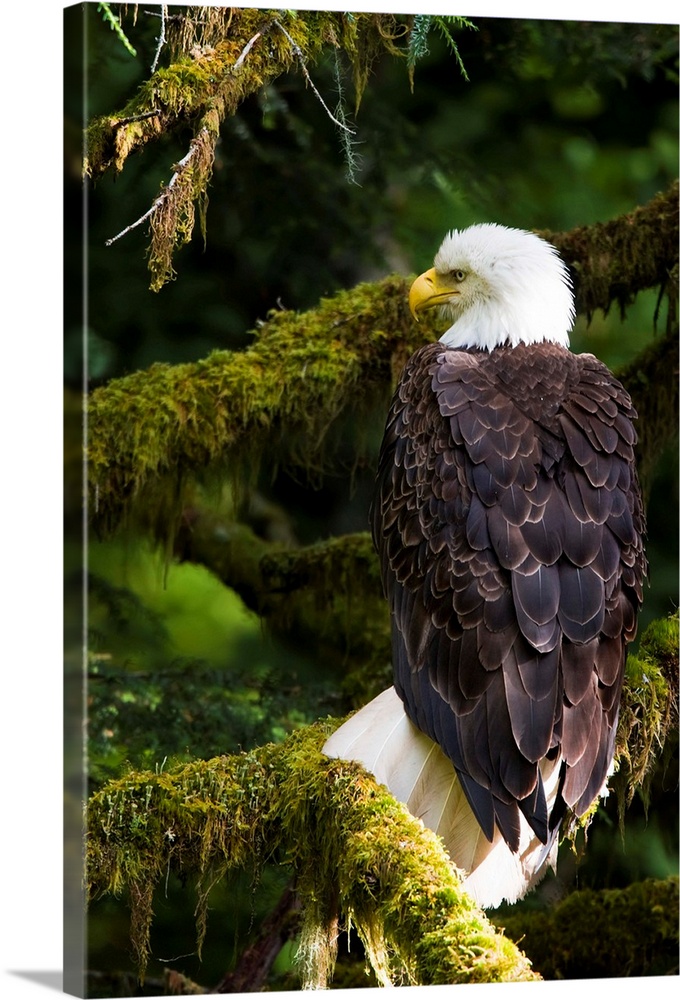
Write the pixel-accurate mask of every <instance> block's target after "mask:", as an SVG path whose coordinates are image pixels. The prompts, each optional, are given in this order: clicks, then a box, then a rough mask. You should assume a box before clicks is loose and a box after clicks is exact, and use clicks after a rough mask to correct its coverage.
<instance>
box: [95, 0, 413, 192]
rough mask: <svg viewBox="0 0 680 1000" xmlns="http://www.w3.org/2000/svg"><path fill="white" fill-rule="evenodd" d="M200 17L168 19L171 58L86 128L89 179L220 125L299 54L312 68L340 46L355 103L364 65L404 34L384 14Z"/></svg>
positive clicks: (220, 11)
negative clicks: (213, 120)
mask: <svg viewBox="0 0 680 1000" xmlns="http://www.w3.org/2000/svg"><path fill="white" fill-rule="evenodd" d="M201 15H202V16H201V18H200V20H201V21H203V22H204V23H203V24H202V25H200V26H199V25H197V24H196V23H195V22H194V20H193V19H192V18H191V17H190V16H189V13H188V12H184V13H183V14H182V15H180V17H179V18H176V19H175V20H174V21H173V22H171V29H172V30H171V36H170V37H169V39H168V42H169V48H170V51H171V52H172V56H173V58H174V60H175V61H174V62H173V63H172V64H171V65H170V66H167V67H161V68H160V69H158V70H157V71H156V72H155V73H153V74H152V75H151V77H150V78H149V79H148V80H147V81H145V82H144V83H143V84H142V85H141V86H140V87H139V89H138V91H137V93H136V94H135V95H134V97H132V98H131V99H130V101H128V103H127V104H126V105H125V106H124V107H123V108H122V109H121V110H120V111H119V112H116V113H113V114H108V115H101V116H99V117H98V118H95V119H94V120H93V121H92V122H91V123H90V125H89V126H88V129H87V134H86V150H87V153H86V158H85V164H84V171H85V173H86V174H87V175H88V176H89V177H91V178H92V179H96V178H97V177H99V176H101V175H102V174H103V173H105V172H106V171H108V170H114V171H115V172H117V173H118V172H120V171H121V170H122V169H123V167H124V165H125V161H126V159H127V158H128V156H130V155H131V154H132V153H134V152H137V151H139V150H140V149H142V148H143V147H144V146H145V145H146V144H147V143H149V142H152V141H156V140H158V139H159V138H160V137H161V136H162V135H168V134H169V133H172V132H176V131H178V130H180V129H183V128H185V127H186V125H187V124H190V125H191V124H194V125H195V124H196V123H201V122H203V121H204V119H205V118H206V117H208V116H210V117H211V116H213V115H215V114H216V115H217V118H218V120H219V122H222V121H224V119H225V118H226V117H228V116H229V115H233V114H234V112H235V111H236V110H237V108H238V107H239V105H240V104H241V103H242V102H243V101H244V100H245V99H246V97H248V96H249V95H251V94H254V93H256V92H257V91H259V90H261V89H262V88H263V87H266V86H267V85H268V84H269V83H271V82H272V81H273V80H275V79H276V78H277V77H278V76H280V75H281V74H282V73H285V72H286V71H288V70H290V69H292V68H293V67H294V66H295V64H296V62H297V61H298V60H299V58H300V55H301V56H302V57H303V58H304V60H305V61H306V62H307V63H309V64H313V63H314V62H315V61H316V60H317V59H318V58H319V56H320V55H321V54H322V53H323V51H324V50H325V49H326V48H328V47H332V48H341V49H343V50H344V51H345V52H346V53H347V55H348V57H349V58H350V60H351V63H352V67H353V69H354V77H355V84H356V85H357V97H358V98H359V97H360V94H361V88H362V82H363V84H365V82H366V80H367V77H368V71H369V68H370V65H371V63H372V61H373V60H374V59H375V58H376V57H377V55H378V54H379V52H381V51H383V52H384V51H388V52H390V53H392V54H394V53H396V52H397V51H398V50H397V48H396V46H395V40H396V37H397V36H398V35H399V34H403V33H404V32H405V30H406V23H405V22H406V19H405V18H401V19H398V18H396V17H394V16H393V15H390V14H362V13H357V14H352V15H346V14H342V13H336V12H333V11H295V12H294V13H293V12H290V11H282V10H266V9H257V8H234V7H231V8H217V9H215V10H213V11H212V12H211V11H210V9H209V8H202V10H201ZM277 19H278V20H285V28H286V31H285V32H283V31H280V30H276V27H275V23H274V22H275V21H276V20H277ZM400 21H401V24H400ZM173 24H174V25H179V27H177V28H172V25H173Z"/></svg>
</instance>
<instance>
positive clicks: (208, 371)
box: [87, 195, 677, 535]
mask: <svg viewBox="0 0 680 1000" xmlns="http://www.w3.org/2000/svg"><path fill="white" fill-rule="evenodd" d="M668 197H670V195H669V196H668ZM620 230H621V232H622V233H629V234H630V233H632V232H633V231H634V230H633V227H631V226H630V223H629V220H628V219H627V217H624V218H623V219H622V220H620ZM659 239H660V240H661V244H662V245H663V246H665V240H666V236H665V235H663V236H659ZM556 242H558V241H557V240H556ZM647 250H648V253H649V255H650V256H652V257H656V256H657V254H656V252H655V251H654V250H653V241H651V242H650V243H649V244H648V245H647ZM674 254H675V256H674V260H676V259H677V248H676V250H675V251H674ZM671 264H672V261H671V260H669V261H667V265H668V266H670V265H671ZM651 277H652V275H650V280H651ZM636 280H637V279H636ZM407 291H408V280H407V279H405V278H403V277H399V276H392V277H389V278H385V279H383V280H382V281H380V282H376V283H375V284H370V285H369V284H362V285H358V286H357V287H356V288H354V289H352V290H350V291H345V292H341V293H339V294H338V295H336V296H334V297H333V298H332V299H324V300H322V301H321V302H320V303H319V306H318V307H317V308H316V309H313V310H310V311H309V312H306V313H303V314H299V313H295V312H292V311H285V312H274V313H272V314H271V315H270V316H269V318H268V320H267V322H266V323H265V324H263V326H262V327H261V328H260V329H259V330H258V331H256V332H255V334H254V342H253V344H252V346H251V347H250V348H249V349H248V350H246V351H243V352H240V353H235V352H228V351H215V352H213V353H212V354H211V355H209V356H208V358H206V359H204V360H202V361H198V362H193V363H189V364H183V365H176V366H169V365H161V364H156V365H153V366H152V367H151V368H149V369H148V370H146V371H141V372H136V373H134V374H132V375H129V376H126V377H124V378H121V379H115V380H112V381H111V382H110V383H109V384H108V385H106V386H104V387H102V388H101V389H98V390H96V391H95V392H94V393H93V394H92V396H91V398H90V401H89V425H88V442H87V444H88V459H89V465H88V470H89V481H90V507H89V509H90V513H91V514H92V515H93V517H94V521H95V523H96V525H97V527H98V528H100V529H102V530H104V531H106V530H112V529H113V528H115V527H116V525H117V524H118V522H119V521H120V519H121V517H122V515H123V514H125V513H129V511H130V509H131V508H132V507H134V505H135V501H138V500H140V499H141V501H142V506H143V507H144V508H145V517H146V519H147V521H148V522H149V523H150V524H153V523H154V520H156V521H157V523H158V524H159V525H160V522H161V518H160V514H161V512H162V518H163V523H164V524H165V525H166V529H165V530H166V531H167V532H168V533H169V534H170V535H172V534H174V532H175V531H176V527H177V524H178V520H179V516H180V513H181V509H182V506H183V496H182V481H183V478H184V476H185V474H186V473H187V472H189V471H191V474H192V475H200V473H201V470H205V469H207V468H209V467H211V466H212V467H213V468H214V467H219V466H221V467H222V468H223V469H225V468H229V471H230V472H231V479H232V481H238V480H239V478H242V476H243V473H244V470H245V469H248V468H250V469H251V470H252V469H256V468H257V465H258V462H259V460H260V459H261V457H262V456H263V455H264V454H269V455H270V456H276V458H277V460H279V461H280V462H281V463H282V464H284V463H285V464H287V465H289V466H293V467H295V466H297V467H298V468H303V469H306V470H308V471H310V472H312V471H314V470H320V469H323V468H324V467H326V468H327V467H328V466H329V465H330V464H331V463H332V461H333V454H332V449H331V447H330V444H331V442H332V435H331V433H330V432H331V429H332V428H333V427H334V426H335V425H336V424H337V421H338V418H339V417H340V416H341V415H342V414H344V413H347V412H351V411H356V412H357V414H358V416H359V418H360V419H361V418H362V417H363V418H365V417H366V416H367V415H369V414H371V413H372V414H373V416H375V412H376V411H375V409H373V408H375V407H379V408H380V413H381V419H382V414H383V413H384V412H385V410H386V408H387V402H388V398H389V393H390V391H391V387H392V385H393V382H394V379H395V378H396V376H397V374H398V373H399V372H400V371H401V368H402V367H403V364H404V363H405V361H406V359H407V358H408V356H409V355H410V354H411V353H412V352H413V351H414V350H415V349H416V348H417V347H418V346H420V345H421V344H422V343H424V342H426V341H428V340H431V339H436V337H437V335H438V332H440V331H439V330H438V324H437V320H436V318H433V317H428V318H427V319H425V320H424V321H423V322H422V323H421V324H420V325H418V326H416V324H415V323H414V322H413V321H412V319H411V317H410V316H409V314H408V309H407V304H406V302H407ZM610 301H611V300H610V299H609V298H607V299H606V300H604V301H602V302H600V306H601V307H602V308H606V307H607V306H608V305H609V303H610ZM673 350H674V338H672V337H671V338H667V339H665V340H663V341H662V342H660V343H659V344H658V345H657V346H656V347H653V348H650V349H649V351H648V352H646V353H645V354H644V355H643V356H642V358H641V359H640V361H639V363H638V362H636V363H635V365H634V366H629V367H628V369H627V372H631V371H632V370H633V369H634V371H635V373H636V376H635V377H636V383H635V384H636V387H639V389H640V391H639V392H636V403H637V405H638V407H639V408H640V414H641V419H640V421H639V428H640V433H641V439H642V440H643V441H644V442H646V444H649V442H654V445H655V448H657V447H660V446H661V445H662V444H663V443H666V442H667V441H668V440H669V439H670V437H671V436H673V435H674V434H675V428H676V425H675V423H673V422H671V421H669V412H670V411H671V410H672V409H673V407H674V406H677V384H676V380H675V379H674V378H670V376H669V373H670V372H671V371H672V370H674V369H673V365H672V352H673ZM647 365H649V368H650V378H649V380H648V382H649V383H650V384H654V385H655V389H654V391H653V392H651V393H650V392H649V391H643V388H642V387H643V383H644V378H645V372H646V370H647ZM659 371H661V372H663V377H664V382H663V384H664V385H665V386H667V389H665V390H664V392H657V391H656V374H658V373H659ZM650 396H652V397H654V400H655V402H651V401H650ZM663 400H666V402H663ZM662 402H663V405H662ZM655 448H652V449H651V450H650V454H654V455H655V454H656V450H655ZM642 457H643V460H644V452H643V453H642ZM152 483H155V490H154V491H152V490H151V489H150V486H151V484H152ZM142 490H144V494H143V496H142ZM173 511H174V516H170V515H171V514H172V513H173Z"/></svg>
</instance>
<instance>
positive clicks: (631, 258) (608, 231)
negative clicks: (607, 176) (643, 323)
mask: <svg viewBox="0 0 680 1000" xmlns="http://www.w3.org/2000/svg"><path fill="white" fill-rule="evenodd" d="M539 235H541V236H544V237H545V238H546V239H548V240H549V241H550V242H551V243H553V244H554V245H555V246H556V247H557V249H558V250H559V251H560V253H561V254H562V255H563V257H564V259H565V260H566V261H567V263H568V264H569V269H570V271H571V274H572V277H573V280H574V292H575V295H576V303H577V311H578V312H580V313H585V314H586V315H587V316H588V317H590V316H592V314H593V313H594V312H595V310H596V309H602V310H603V311H604V312H605V313H606V312H608V311H609V309H610V308H611V306H612V305H615V304H616V305H618V306H619V308H620V310H621V313H622V315H623V314H625V310H626V307H627V306H629V305H630V304H631V303H632V302H633V300H634V299H635V296H636V295H637V293H638V292H641V291H643V290H644V289H645V288H665V287H666V285H667V282H668V278H669V275H670V272H671V269H672V268H673V266H674V265H675V266H677V262H678V239H679V230H678V182H677V181H675V182H674V183H673V184H671V185H670V187H669V188H668V190H667V191H664V192H663V193H661V194H658V195H657V196H656V197H655V198H652V200H651V201H650V202H648V203H647V204H646V205H641V206H640V207H638V208H636V209H635V210H634V211H633V212H630V213H629V214H627V215H623V216H620V217H619V218H617V219H612V220H610V221H608V222H601V223H595V224H593V225H589V226H577V227H576V228H575V229H572V230H570V231H569V232H567V233H549V232H542V233H540V234H539Z"/></svg>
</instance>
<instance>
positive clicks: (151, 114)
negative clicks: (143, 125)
mask: <svg viewBox="0 0 680 1000" xmlns="http://www.w3.org/2000/svg"><path fill="white" fill-rule="evenodd" d="M160 113H161V112H160V110H159V109H158V108H153V110H151V111H144V112H142V113H141V114H139V115H129V117H127V118H117V119H116V121H115V122H114V123H113V125H112V128H114V129H117V128H121V126H123V125H129V124H130V123H131V122H142V121H144V120H145V119H146V118H155V117H156V116H157V115H160Z"/></svg>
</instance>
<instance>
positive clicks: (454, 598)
mask: <svg viewBox="0 0 680 1000" xmlns="http://www.w3.org/2000/svg"><path fill="white" fill-rule="evenodd" d="M634 416H635V414H634V411H633V409H632V406H631V404H630V399H629V397H628V395H627V394H626V392H625V390H623V388H622V387H621V386H620V384H619V383H618V382H616V380H614V379H613V378H612V376H611V375H610V373H609V372H608V371H607V369H606V368H605V367H604V366H603V365H601V364H600V363H599V362H598V361H597V360H596V359H595V358H592V357H590V356H589V355H582V356H575V355H572V354H571V353H570V352H568V351H566V350H565V349H563V348H561V347H558V346H556V345H550V344H545V345H540V346H533V347H530V348H525V347H521V346H520V347H516V348H499V349H496V350H494V351H492V352H490V353H486V352H477V351H457V350H447V349H446V348H444V347H443V346H442V345H441V344H431V345H428V346H427V347H424V348H422V349H421V350H420V351H419V352H417V353H416V354H415V355H414V356H413V358H412V359H411V361H410V362H409V363H408V365H407V367H406V369H405V371H404V374H403V376H402V378H401V380H400V383H399V386H398V388H397V391H396V393H395V396H394V400H393V404H392V409H391V412H390V417H389V420H388V425H387V429H386V432H385V438H384V441H383V447H382V451H381V457H380V463H379V470H378V479H377V489H376V496H375V500H374V504H373V509H372V519H373V533H374V538H375V542H376V546H377V549H378V552H379V554H380V557H381V562H382V570H383V580H384V585H385V589H386V593H387V596H388V598H389V601H390V604H391V608H392V613H393V652H394V672H395V686H396V688H397V690H398V692H399V694H400V696H401V697H402V700H403V701H404V704H405V708H406V711H407V714H408V715H409V716H410V717H411V719H412V720H413V721H414V722H415V724H416V725H418V726H419V727H420V728H421V729H422V730H423V731H424V732H426V733H427V734H428V735H429V736H430V737H432V738H433V739H435V740H436V741H437V743H439V745H440V746H441V747H442V749H443V750H444V752H445V753H446V754H447V755H448V756H449V758H450V759H451V760H452V762H453V764H454V766H455V767H456V770H457V771H458V773H459V776H460V779H461V783H462V784H463V787H464V789H465V792H466V795H467V797H468V799H469V801H470V804H471V806H472V808H473V810H474V811H475V815H476V816H477V819H478V821H479V823H480V826H481V827H482V829H483V831H484V833H485V834H486V836H487V837H489V839H491V837H492V834H493V828H494V823H495V824H497V825H498V827H499V829H500V830H501V832H502V833H503V836H504V837H505V839H506V840H507V842H508V843H509V845H510V846H511V848H513V849H516V845H517V844H518V842H519V812H518V810H519V811H521V812H522V813H523V814H524V815H525V816H526V818H527V820H528V822H529V823H530V825H531V826H532V828H533V829H534V831H535V832H536V833H537V835H538V836H539V837H540V838H541V839H542V840H543V841H544V842H547V840H548V838H549V829H550V828H553V829H554V827H555V825H556V824H557V822H558V821H559V818H560V817H561V814H562V812H563V811H564V808H565V806H569V807H572V808H574V809H575V810H576V812H583V811H584V810H585V809H586V808H587V807H588V805H589V804H590V802H591V801H592V799H593V798H594V796H595V795H596V794H597V792H598V791H599V790H600V788H601V786H602V784H603V782H604V779H605V776H606V772H607V769H608V767H609V764H610V761H611V755H612V751H613V740H614V734H615V727H616V721H617V715H618V704H619V697H620V690H621V682H622V676H623V669H624V661H625V642H626V641H627V640H629V639H630V638H632V636H633V635H634V630H635V620H636V612H637V607H638V605H639V602H640V599H641V586H642V580H643V577H644V574H645V569H646V566H645V560H644V555H643V552H642V533H643V530H644V523H643V514H642V507H641V502H640V497H639V491H638V487H637V479H636V476H635V472H634V467H633V465H632V462H633V445H634V442H635V432H634V429H633V426H632V419H633V417H634ZM558 752H559V753H560V754H561V758H562V760H563V765H562V766H563V770H564V774H563V781H562V786H561V796H560V797H558V804H557V805H556V807H555V810H554V816H553V819H552V822H551V820H550V817H548V815H547V807H546V803H545V796H544V794H543V788H542V782H541V778H540V774H539V772H538V766H537V765H538V762H539V761H540V760H541V759H542V758H543V757H545V756H546V755H554V754H555V753H558Z"/></svg>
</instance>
